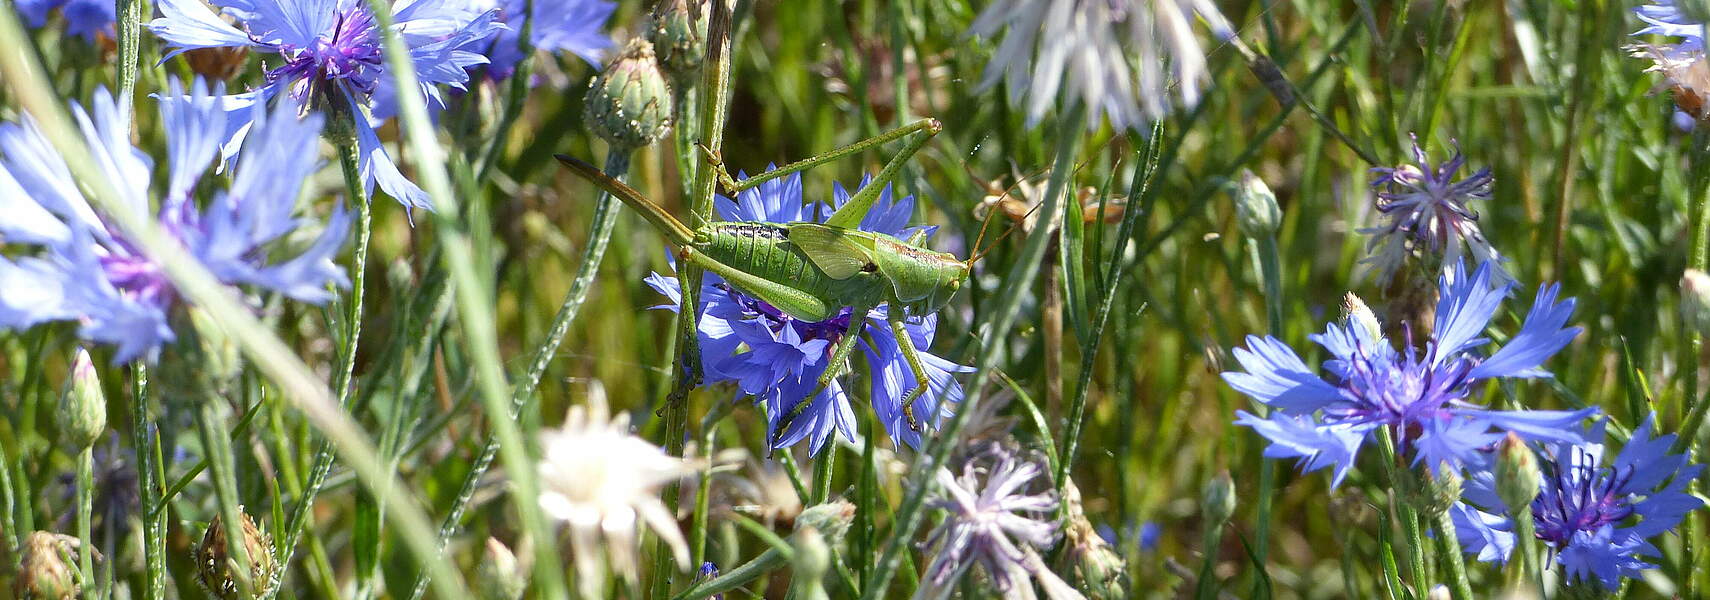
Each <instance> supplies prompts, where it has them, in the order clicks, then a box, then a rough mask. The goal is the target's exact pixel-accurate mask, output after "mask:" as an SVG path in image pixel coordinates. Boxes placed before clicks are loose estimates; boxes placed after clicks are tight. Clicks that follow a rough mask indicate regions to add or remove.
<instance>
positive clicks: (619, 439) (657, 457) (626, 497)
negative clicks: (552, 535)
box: [538, 398, 699, 596]
mask: <svg viewBox="0 0 1710 600" xmlns="http://www.w3.org/2000/svg"><path fill="white" fill-rule="evenodd" d="M540 449H541V461H540V465H539V468H538V470H539V475H540V498H539V500H538V501H539V503H540V508H541V509H542V510H544V511H546V516H547V517H549V518H551V519H553V520H556V521H560V522H562V523H564V525H565V526H566V527H567V528H568V529H569V530H570V540H571V543H572V545H573V548H574V551H575V561H576V570H577V572H578V573H579V575H580V577H579V579H580V580H581V581H582V582H583V584H584V585H588V584H592V585H596V586H597V585H598V582H600V581H603V579H604V577H605V576H604V575H603V572H604V564H605V562H606V558H607V557H609V559H610V562H611V567H612V569H613V570H614V571H616V572H617V573H618V574H620V575H622V576H623V577H625V578H627V579H629V580H630V581H635V579H636V553H637V549H638V548H637V546H638V545H639V543H640V539H639V538H640V535H641V529H642V528H643V527H646V528H651V529H652V530H653V532H654V533H655V534H657V535H658V536H659V537H660V538H661V539H663V540H664V541H665V543H666V544H668V545H669V546H670V547H671V551H672V552H673V553H674V554H675V555H676V558H677V564H679V565H681V566H682V568H683V569H685V570H687V569H688V568H689V566H690V565H689V548H688V545H687V544H685V543H684V541H683V534H682V532H681V531H679V530H678V529H677V520H676V518H675V517H673V516H672V515H671V511H670V510H669V509H667V508H665V504H664V503H663V502H660V500H659V487H660V486H662V485H664V484H665V483H668V482H671V481H674V480H677V479H681V478H683V477H685V476H688V475H690V474H692V473H694V472H696V470H697V469H698V468H699V466H698V465H697V464H695V463H692V462H689V461H685V460H683V459H681V458H677V457H674V456H671V455H669V454H666V453H665V451H664V450H662V449H660V448H659V447H658V446H655V445H653V444H650V443H648V442H647V441H646V440H643V439H641V438H639V437H636V436H635V435H633V434H631V433H630V432H629V417H628V416H627V415H618V416H617V417H616V418H613V419H608V418H607V412H606V406H605V402H604V401H603V400H600V399H598V398H595V399H594V400H593V401H591V402H590V405H585V406H575V407H571V409H570V414H569V416H568V417H566V418H565V420H564V426H563V427H561V428H558V429H551V430H545V431H542V432H541V434H540ZM602 555H605V556H602ZM588 591H589V590H587V589H586V588H584V592H585V593H586V592H588ZM593 595H594V596H598V595H599V594H597V593H595V594H593Z"/></svg>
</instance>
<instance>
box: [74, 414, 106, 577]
mask: <svg viewBox="0 0 1710 600" xmlns="http://www.w3.org/2000/svg"><path fill="white" fill-rule="evenodd" d="M94 489H95V451H94V450H93V449H91V448H84V449H83V450H82V451H79V452H78V453H77V540H78V544H77V573H78V577H79V578H80V579H81V580H82V581H83V589H85V590H96V587H95V585H94V577H93V576H94V573H95V560H94V555H95V536H94V535H93V534H92V533H91V531H90V527H89V513H90V512H91V511H93V510H94V504H95V494H94ZM89 596H90V597H92V598H99V597H100V596H101V595H100V590H96V591H95V592H93V593H90V594H89Z"/></svg>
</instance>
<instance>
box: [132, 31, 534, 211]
mask: <svg viewBox="0 0 1710 600" xmlns="http://www.w3.org/2000/svg"><path fill="white" fill-rule="evenodd" d="M217 4H219V5H220V6H222V7H223V8H224V13H225V14H227V15H230V16H232V17H233V18H236V19H237V20H238V22H239V23H240V24H242V25H243V29H242V30H239V29H238V28H236V27H233V26H231V25H229V24H227V23H226V22H225V21H224V20H223V19H221V18H220V15H218V14H215V13H214V12H213V11H212V10H209V9H208V6H207V5H205V4H203V3H202V1H201V0H161V3H160V10H161V14H162V15H164V16H162V17H161V18H158V19H155V20H154V21H153V22H151V23H149V29H150V30H152V31H154V33H155V35H158V36H160V38H161V39H163V40H166V41H167V43H168V44H170V45H171V46H172V47H173V50H172V52H171V53H169V54H167V57H168V58H170V57H172V56H174V55H177V54H178V53H181V52H184V51H186V50H192V49H196V48H225V47H239V48H253V49H255V50H256V51H258V52H268V53H274V54H278V55H279V57H280V58H281V59H282V60H283V62H282V63H281V64H278V65H277V66H274V67H273V68H271V69H269V70H268V71H267V75H266V84H265V85H263V86H261V87H260V88H257V89H255V90H253V91H250V92H247V93H243V94H236V95H232V96H228V97H226V98H224V99H223V100H224V102H225V104H226V107H227V109H228V110H229V111H230V112H231V113H234V114H236V115H240V117H237V118H233V119H231V120H230V122H229V123H228V135H229V139H228V140H227V141H226V142H225V143H224V144H223V146H224V148H225V156H226V158H228V159H229V158H230V157H231V156H232V155H233V154H234V153H236V151H237V147H238V144H239V143H240V140H242V138H243V135H244V133H245V132H246V131H247V129H248V126H249V122H248V121H247V120H244V119H242V118H241V115H248V114H251V112H250V111H249V106H250V105H252V104H256V103H265V102H268V101H269V100H272V99H274V98H278V99H279V100H280V101H284V102H286V103H288V104H290V105H292V106H295V107H297V109H298V110H300V111H306V110H308V109H309V108H311V107H317V106H322V105H323V104H324V103H326V102H338V103H342V106H345V107H348V108H349V110H348V111H347V112H348V114H349V115H350V118H352V119H353V121H354V125H355V128H356V138H357V146H358V151H359V152H360V154H361V172H362V180H363V187H364V191H365V192H366V193H370V194H372V193H373V188H374V185H375V184H379V186H380V189H382V190H385V191H386V194H387V195H390V196H392V197H393V198H396V199H398V201H399V202H402V203H403V204H404V205H405V206H407V207H411V208H415V207H421V208H430V209H431V208H432V204H431V202H430V199H429V198H428V196H427V192H424V191H422V189H421V188H420V187H417V186H416V184H414V183H411V182H410V180H408V179H406V178H404V175H403V173H400V172H399V171H398V167H397V165H396V164H394V163H393V162H392V159H391V157H390V156H388V155H387V154H386V148H385V147H384V146H382V145H381V144H380V138H379V136H378V135H376V134H375V133H374V124H375V123H378V122H380V121H383V120H385V119H387V118H389V117H391V116H392V115H393V114H394V113H395V112H397V90H396V89H395V88H396V86H395V84H394V83H393V79H392V74H391V73H390V72H389V71H388V70H387V67H386V60H385V57H384V56H383V55H382V48H381V32H380V31H379V26H378V24H377V22H376V21H375V18H374V14H373V13H371V12H369V9H368V3H367V2H366V1H365V0H220V1H219V2H217ZM392 11H393V12H392V18H393V29H394V30H395V31H397V32H398V33H399V34H401V36H402V38H403V41H404V43H405V44H406V45H408V46H409V48H410V56H411V58H412V59H413V61H414V62H415V68H416V74H417V76H419V77H420V79H421V89H420V90H419V93H421V94H422V95H423V96H424V97H425V98H426V100H427V101H428V103H429V105H430V107H432V108H443V107H444V100H443V99H442V98H441V97H440V92H439V88H438V85H439V84H445V85H449V86H451V87H453V88H458V89H462V88H463V87H464V84H465V83H467V82H468V81H469V74H468V73H467V72H465V69H467V68H469V67H473V66H475V65H479V64H484V63H486V62H487V59H486V57H484V56H482V55H481V54H480V53H479V52H476V51H475V50H477V49H478V48H479V46H480V44H481V43H482V42H484V41H486V40H487V39H489V38H491V37H492V36H493V35H494V34H495V33H497V32H499V31H500V30H502V29H504V25H503V24H501V23H499V22H498V20H497V19H498V11H497V10H488V11H485V12H481V11H476V10H474V9H472V8H470V7H468V6H467V5H465V4H463V3H461V2H455V1H440V0H416V1H411V0H395V1H394V3H393V5H392Z"/></svg>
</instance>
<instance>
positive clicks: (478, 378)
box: [368, 0, 567, 599]
mask: <svg viewBox="0 0 1710 600" xmlns="http://www.w3.org/2000/svg"><path fill="white" fill-rule="evenodd" d="M368 5H369V8H370V9H371V11H372V12H373V13H374V16H375V20H376V21H377V25H378V29H379V30H380V31H382V32H384V42H385V48H386V61H387V64H388V67H389V68H390V69H391V71H392V74H393V76H394V77H395V78H396V83H397V89H400V90H415V89H418V83H417V81H418V80H417V78H416V71H415V65H414V63H412V62H411V58H410V50H409V48H408V47H406V46H405V45H404V43H403V41H402V40H401V39H399V34H398V32H397V31H396V30H394V29H393V26H392V12H391V7H390V5H389V3H388V2H386V0H368ZM398 107H399V114H400V115H401V116H402V121H403V124H404V128H403V130H404V134H405V138H406V139H407V141H408V144H407V145H408V147H409V150H410V155H411V157H412V158H413V159H415V164H416V169H417V174H418V176H419V177H420V178H421V181H422V182H423V183H424V184H425V185H424V186H423V189H425V190H426V191H427V193H428V196H429V197H431V198H433V199H434V202H435V205H436V206H435V207H436V210H435V211H434V212H433V220H434V224H435V226H436V227H437V229H438V231H437V232H436V233H437V235H436V238H437V239H438V242H439V245H440V248H441V251H442V258H443V259H444V261H445V265H446V268H447V271H449V272H450V278H451V282H452V285H453V287H454V288H455V290H456V298H457V309H458V317H459V319H460V321H461V324H462V328H463V333H464V337H465V341H466V342H467V343H468V346H469V348H468V350H469V355H470V360H471V362H472V363H473V367H474V378H475V383H476V388H477V392H478V394H479V396H480V398H481V401H482V405H483V407H484V409H485V411H486V414H487V417H488V418H487V423H488V424H489V426H491V427H492V428H493V431H494V434H495V436H496V437H497V438H498V440H499V445H500V446H499V456H500V459H501V460H502V461H503V462H504V465H505V472H506V474H507V475H508V476H509V479H510V482H511V485H512V490H513V493H512V498H513V500H514V502H513V504H514V505H515V507H516V509H517V512H518V513H519V514H520V516H521V517H522V524H523V529H524V530H525V531H527V532H529V533H530V534H531V535H532V536H533V537H534V539H535V557H534V559H535V563H534V572H535V581H536V582H537V583H539V584H540V586H541V589H542V590H543V592H544V594H545V596H546V597H547V598H553V599H561V598H565V597H567V591H566V590H567V588H566V586H565V583H564V571H563V569H562V566H563V563H562V562H561V561H559V559H558V550H557V546H558V545H557V544H556V543H555V540H556V539H557V537H556V536H555V535H553V531H552V529H551V528H550V527H548V525H547V523H546V521H545V519H544V517H543V516H542V515H541V513H540V507H539V505H538V504H537V503H536V498H537V497H538V495H539V486H538V484H537V482H536V481H535V464H534V460H533V459H532V458H531V457H530V452H529V449H528V446H527V442H526V440H525V439H524V437H523V434H522V431H521V429H520V428H519V427H518V426H517V422H516V421H515V420H512V419H508V418H505V417H506V416H507V415H508V414H509V412H510V411H509V402H508V394H507V393H506V392H507V390H506V381H505V372H504V368H503V366H502V365H501V363H500V362H499V346H498V339H497V334H496V332H495V331H494V328H495V323H494V318H495V317H494V315H495V314H496V313H495V311H494V309H493V294H492V290H491V289H490V287H489V285H488V282H487V281H486V280H485V279H483V278H482V277H481V276H480V275H479V273H478V272H477V271H476V267H475V249H474V247H473V244H472V243H471V241H470V238H469V232H468V231H466V230H465V229H464V226H463V223H461V222H460V219H459V215H461V214H462V212H461V210H460V207H459V200H458V197H457V195H456V194H454V193H453V192H452V187H451V178H450V177H449V176H448V175H447V173H446V170H445V154H444V151H443V150H442V149H441V148H440V146H439V142H438V140H437V139H435V132H434V127H433V120H432V119H431V118H429V116H428V112H427V106H426V104H425V103H424V101H423V100H422V97H421V95H419V94H414V93H408V94H399V95H398ZM420 526H421V530H420V531H419V532H412V533H414V534H419V535H420V536H421V539H419V540H415V541H417V542H418V543H420V544H421V547H420V548H417V550H418V551H422V552H426V553H427V554H429V555H431V556H432V557H433V560H434V561H438V562H443V561H444V557H443V556H441V555H440V553H439V545H438V543H437V539H435V536H434V533H433V529H431V528H429V527H428V526H427V524H426V521H425V520H422V521H421V522H420ZM418 559H421V557H419V556H418ZM432 577H433V578H434V581H433V583H434V585H435V586H440V585H443V584H442V583H441V581H440V580H441V579H442V578H444V577H457V575H456V574H455V573H447V574H442V573H434V574H433V575H432ZM452 581H455V582H457V583H458V584H461V579H460V578H458V579H453V580H452ZM458 587H461V585H458Z"/></svg>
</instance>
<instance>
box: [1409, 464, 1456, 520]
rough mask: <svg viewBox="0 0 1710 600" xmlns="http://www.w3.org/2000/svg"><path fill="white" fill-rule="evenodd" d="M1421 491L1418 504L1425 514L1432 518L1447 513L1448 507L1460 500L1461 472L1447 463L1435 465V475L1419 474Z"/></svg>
mask: <svg viewBox="0 0 1710 600" xmlns="http://www.w3.org/2000/svg"><path fill="white" fill-rule="evenodd" d="M1419 478H1420V479H1421V480H1422V481H1421V482H1420V483H1421V484H1422V489H1421V490H1420V491H1421V492H1423V493H1421V494H1420V497H1419V503H1420V505H1421V506H1422V507H1424V509H1425V514H1428V515H1431V516H1432V518H1436V517H1438V516H1441V515H1442V514H1443V513H1446V512H1449V507H1451V506H1454V505H1455V502H1458V501H1460V499H1461V472H1460V470H1458V469H1456V468H1454V467H1452V466H1450V465H1449V464H1448V463H1443V464H1439V465H1437V472H1436V473H1435V474H1433V473H1430V472H1424V473H1420V474H1419Z"/></svg>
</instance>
